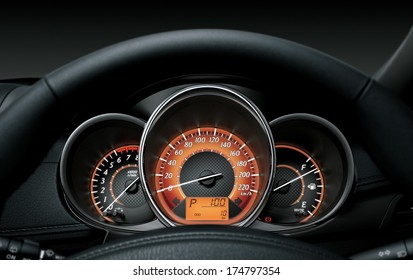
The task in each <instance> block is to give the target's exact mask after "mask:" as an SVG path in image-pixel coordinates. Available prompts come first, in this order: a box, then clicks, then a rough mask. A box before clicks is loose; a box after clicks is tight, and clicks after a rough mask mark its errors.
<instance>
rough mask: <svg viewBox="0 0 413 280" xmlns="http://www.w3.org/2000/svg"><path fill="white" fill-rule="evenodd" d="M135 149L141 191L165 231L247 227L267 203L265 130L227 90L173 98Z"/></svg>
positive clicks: (271, 157) (268, 143)
mask: <svg viewBox="0 0 413 280" xmlns="http://www.w3.org/2000/svg"><path fill="white" fill-rule="evenodd" d="M140 147H141V151H140V152H141V157H140V161H139V166H141V169H140V171H141V178H142V187H143V188H144V189H145V191H146V193H147V195H148V197H149V200H150V202H151V206H152V207H153V210H154V212H155V213H156V214H157V216H158V218H159V220H160V221H162V222H164V224H166V225H168V226H177V225H194V224H217V225H237V226H245V225H247V224H249V223H251V222H252V221H253V220H254V218H256V217H257V215H258V214H259V212H260V210H261V209H262V207H263V206H264V204H265V202H266V200H267V199H268V194H269V186H270V183H271V180H272V177H273V174H274V173H273V172H274V167H275V153H274V141H273V139H272V134H271V133H270V128H269V126H268V123H267V122H266V121H265V119H264V117H263V116H262V114H261V112H260V111H259V110H258V109H257V108H256V107H255V105H253V104H252V103H251V102H250V101H249V100H248V99H247V98H246V97H245V96H243V95H241V94H240V93H238V92H236V91H234V90H232V89H230V88H226V87H222V86H217V85H199V86H193V87H189V88H185V89H183V90H181V91H179V92H177V93H175V94H174V95H172V96H171V97H170V98H168V99H167V100H165V101H164V102H163V103H162V104H161V105H159V107H158V108H157V109H156V110H155V111H154V113H153V114H152V116H151V117H150V119H149V121H148V124H147V126H146V127H145V130H144V132H143V136H142V141H141V145H140Z"/></svg>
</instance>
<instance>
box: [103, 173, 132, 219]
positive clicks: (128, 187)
mask: <svg viewBox="0 0 413 280" xmlns="http://www.w3.org/2000/svg"><path fill="white" fill-rule="evenodd" d="M138 180H139V177H136V179H135V180H133V181H132V183H130V184H129V185H128V186H127V187H126V188H125V189H124V190H123V191H122V192H121V193H120V194H119V195H118V196H117V197H116V198H115V200H113V201H112V203H111V204H109V206H108V207H106V209H105V210H103V212H102V215H103V213H105V212H106V211H108V209H109V208H110V207H112V205H113V204H115V202H116V201H118V199H119V198H121V197H122V196H123V195H124V194H125V193H126V192H127V191H128V190H129V189H130V188H131V187H132V186H133V185H134V184H135V183H136V182H137V181H138Z"/></svg>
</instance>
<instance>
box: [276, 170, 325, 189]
mask: <svg viewBox="0 0 413 280" xmlns="http://www.w3.org/2000/svg"><path fill="white" fill-rule="evenodd" d="M316 170H317V168H314V169H313V170H310V171H308V172H307V173H304V174H303V175H301V176H298V177H297V178H294V179H292V180H291V181H289V182H287V183H285V184H282V185H281V186H278V187H276V188H275V189H273V190H272V191H273V192H275V191H278V190H279V189H281V188H284V187H285V186H287V185H288V184H290V183H292V182H294V181H297V180H298V179H301V178H303V177H304V176H307V175H308V174H311V173H313V172H315V171H316Z"/></svg>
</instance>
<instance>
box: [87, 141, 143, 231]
mask: <svg viewBox="0 0 413 280" xmlns="http://www.w3.org/2000/svg"><path fill="white" fill-rule="evenodd" d="M138 159H139V146H137V145H128V146H122V147H119V148H117V149H114V150H112V151H110V152H109V153H107V154H106V155H105V156H104V157H103V158H102V159H101V160H100V161H99V162H98V164H97V165H96V167H95V168H94V170H93V174H92V177H91V180H90V195H91V199H92V203H93V206H94V207H95V209H96V211H97V212H98V213H99V215H101V216H102V217H103V218H104V219H105V220H107V221H109V222H115V221H116V222H117V223H124V222H126V221H128V222H129V223H131V222H133V221H134V220H136V217H135V216H138V219H139V216H140V213H139V211H137V208H139V207H140V206H142V205H144V204H146V200H145V197H144V196H143V193H142V191H140V192H139V189H140V188H141V185H140V180H139V174H138V169H139V168H138Z"/></svg>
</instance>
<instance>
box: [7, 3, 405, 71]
mask: <svg viewBox="0 0 413 280" xmlns="http://www.w3.org/2000/svg"><path fill="white" fill-rule="evenodd" d="M118 2H119V3H118V4H116V5H115V4H113V5H105V4H96V5H93V4H90V3H88V4H84V5H82V6H73V5H69V4H65V3H64V2H59V3H58V4H52V5H34V4H26V5H23V4H20V5H16V4H13V5H11V4H2V5H1V6H0V79H6V78H16V77H39V76H42V75H44V74H47V73H48V72H50V71H52V70H53V69H55V68H57V67H59V66H62V65H64V64H65V63H68V62H70V61H71V60H73V59H76V58H78V57H80V56H82V55H85V54H87V53H89V52H91V51H94V50H97V49H99V48H102V47H105V46H107V45H110V44H113V43H116V42H119V41H123V40H126V39H130V38H133V37H136V36H141V35H145V34H149V33H153V32H161V31H168V30H174V29H187V28H229V29H240V30H248V31H256V32H261V33H266V34H270V35H274V36H278V37H282V38H285V39H289V40H292V41H296V42H298V43H301V44H305V45H307V46H310V47H313V48H316V49H319V50H321V51H323V52H326V53H328V54H330V55H332V56H335V57H337V58H339V59H341V60H343V61H345V62H347V63H349V64H351V65H353V66H354V67H357V68H359V69H360V70H361V71H363V72H365V73H367V74H369V75H372V74H374V72H375V71H377V70H378V69H379V68H380V66H382V64H383V63H384V62H385V61H386V60H387V59H388V58H389V57H390V55H391V54H392V53H393V52H394V51H395V49H396V48H397V47H398V46H399V44H400V43H401V41H402V40H403V38H404V36H405V35H406V34H407V32H408V31H409V29H410V28H411V26H412V24H413V9H412V8H411V7H409V6H411V5H410V4H398V3H393V2H392V5H389V4H386V5H384V4H379V3H377V4H374V5H371V4H348V3H345V2H343V3H342V4H340V3H339V2H336V1H334V2H333V3H332V4H329V5H326V4H300V5H298V4H297V5H292V4H261V3H259V2H258V3H257V2H254V3H251V4H241V3H237V2H231V1H226V2H225V4H222V3H219V2H216V3H215V2H210V1H209V2H201V1H199V2H197V1H194V2H192V3H186V2H182V1H170V2H171V3H165V4H164V3H158V2H155V1H152V2H151V3H152V4H144V5H143V4H139V3H135V4H123V3H122V2H120V1H118ZM205 3H207V4H205Z"/></svg>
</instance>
